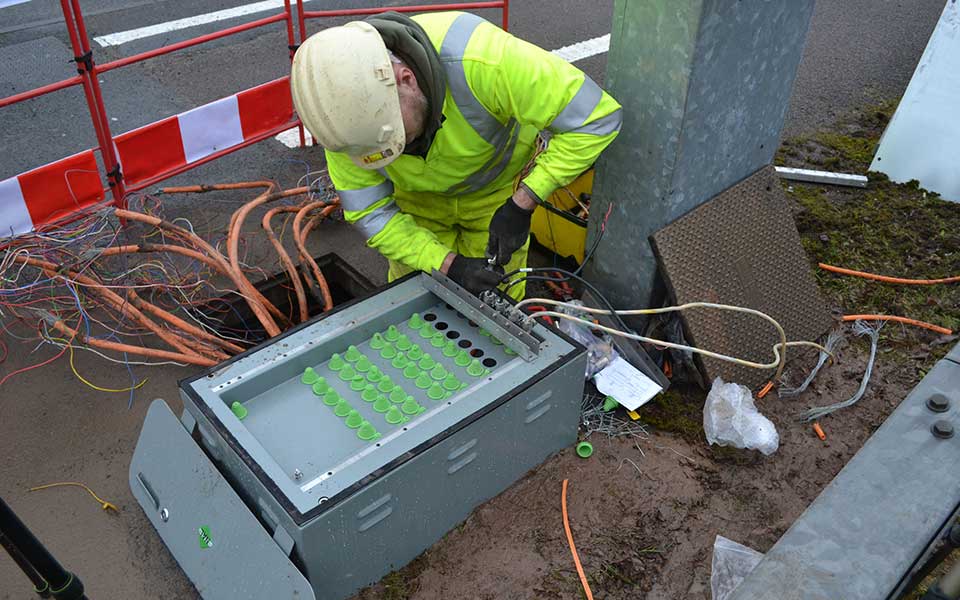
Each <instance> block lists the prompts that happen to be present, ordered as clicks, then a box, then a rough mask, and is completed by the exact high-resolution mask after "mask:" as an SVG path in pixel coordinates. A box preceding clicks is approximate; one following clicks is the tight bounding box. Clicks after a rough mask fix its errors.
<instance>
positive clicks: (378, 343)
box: [370, 331, 385, 350]
mask: <svg viewBox="0 0 960 600" xmlns="http://www.w3.org/2000/svg"><path fill="white" fill-rule="evenodd" d="M384 345H385V342H384V341H383V336H382V335H380V332H379V331H378V332H377V333H375V334H373V337H372V338H370V347H371V348H373V349H374V350H379V349H380V348H383V347H384Z"/></svg>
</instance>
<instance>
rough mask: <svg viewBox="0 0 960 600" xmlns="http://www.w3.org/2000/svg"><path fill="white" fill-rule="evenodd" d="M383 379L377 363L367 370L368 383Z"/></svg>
mask: <svg viewBox="0 0 960 600" xmlns="http://www.w3.org/2000/svg"><path fill="white" fill-rule="evenodd" d="M381 379H383V372H382V371H381V370H380V368H379V367H377V365H373V366H372V367H370V370H369V371H367V381H369V382H370V383H376V382H378V381H380V380H381Z"/></svg>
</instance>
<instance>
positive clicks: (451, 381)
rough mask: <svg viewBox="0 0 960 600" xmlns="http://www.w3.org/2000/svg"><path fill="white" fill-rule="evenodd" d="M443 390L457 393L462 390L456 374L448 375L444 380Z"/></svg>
mask: <svg viewBox="0 0 960 600" xmlns="http://www.w3.org/2000/svg"><path fill="white" fill-rule="evenodd" d="M443 389H445V390H449V391H456V390H459V389H460V380H459V379H457V376H456V375H454V374H452V373H451V374H450V375H447V378H446V379H444V380H443Z"/></svg>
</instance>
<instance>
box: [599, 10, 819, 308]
mask: <svg viewBox="0 0 960 600" xmlns="http://www.w3.org/2000/svg"><path fill="white" fill-rule="evenodd" d="M812 13H813V0H795V1H790V2H779V1H774V0H766V1H755V2H739V1H738V0H651V1H647V2H636V1H634V0H616V2H615V4H614V15H613V33H612V38H611V44H610V53H609V55H608V59H607V76H606V80H605V87H606V88H607V90H608V91H609V92H610V93H611V94H612V95H613V97H614V98H616V99H617V100H618V101H619V102H620V103H621V104H622V105H623V113H624V120H623V128H622V129H621V131H620V136H619V137H618V139H617V140H616V141H614V143H613V144H611V146H610V148H608V149H607V150H606V152H604V154H603V155H602V156H601V158H600V160H599V161H598V165H597V175H596V181H595V184H594V194H593V206H592V210H591V211H590V221H591V227H590V228H589V230H590V232H591V235H590V239H589V240H588V242H587V247H590V246H591V245H592V244H593V242H594V239H595V238H596V236H597V234H598V232H599V229H600V228H599V221H600V220H602V219H603V217H604V215H605V214H606V212H607V208H608V206H609V205H611V204H612V205H613V214H612V215H611V218H610V219H609V221H608V223H607V227H606V233H605V234H604V238H603V242H602V243H601V244H600V246H599V247H598V249H597V251H596V253H595V254H594V258H593V260H591V261H590V263H589V264H587V265H586V267H585V268H586V273H587V276H588V277H589V278H590V280H591V281H592V282H593V283H594V284H595V285H596V286H597V287H598V288H600V290H601V291H602V292H603V293H604V294H605V295H607V296H608V297H609V298H610V300H611V302H613V304H615V305H617V306H618V307H623V308H627V307H643V306H648V305H649V304H650V303H651V301H652V300H653V296H654V288H655V281H656V270H657V263H656V260H655V258H654V255H653V251H652V250H651V247H650V244H649V242H648V237H649V236H650V234H652V233H654V232H655V231H657V230H659V229H661V228H662V227H664V226H665V225H667V224H669V223H671V222H673V221H674V220H675V219H677V218H678V217H680V216H682V215H683V214H685V213H687V212H689V211H690V210H692V209H693V208H696V207H697V206H699V205H700V204H702V203H703V202H705V201H707V200H709V199H710V198H712V197H714V196H716V195H717V194H719V193H720V192H722V191H724V190H726V189H727V188H729V187H731V186H732V185H734V184H736V183H737V182H739V181H741V180H742V179H744V178H746V177H747V176H748V175H751V174H752V173H754V172H755V171H757V170H758V169H760V168H761V167H763V166H764V165H767V164H769V163H770V161H771V160H772V159H773V155H774V152H775V151H776V149H777V146H778V144H779V138H780V130H781V128H782V126H783V121H784V118H785V115H786V110H787V104H788V101H789V99H790V93H791V88H792V86H793V80H794V77H795V76H796V72H797V66H798V65H799V63H800V57H801V54H802V51H803V45H804V41H805V39H806V34H807V29H808V27H809V24H810V16H811V14H812Z"/></svg>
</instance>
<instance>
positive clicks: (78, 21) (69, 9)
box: [0, 0, 510, 208]
mask: <svg viewBox="0 0 960 600" xmlns="http://www.w3.org/2000/svg"><path fill="white" fill-rule="evenodd" d="M60 7H61V9H62V11H63V17H64V23H65V24H66V27H67V33H68V35H69V37H70V43H71V46H72V48H73V52H74V58H73V60H74V61H75V62H76V63H77V73H78V74H77V75H76V76H74V77H69V78H67V79H64V80H61V81H57V82H55V83H50V84H47V85H43V86H40V87H37V88H34V89H32V90H28V91H25V92H21V93H19V94H14V95H12V96H7V97H5V98H0V108H3V107H6V106H10V105H13V104H17V103H20V102H24V101H27V100H31V99H34V98H39V97H40V96H44V95H46V94H50V93H52V92H56V91H59V90H63V89H66V88H69V87H73V86H78V85H79V86H81V87H82V88H83V93H84V97H85V99H86V103H87V108H88V111H89V113H90V120H91V123H92V125H93V129H94V132H95V134H96V137H97V147H96V148H94V150H95V151H98V152H100V157H101V160H102V162H103V166H104V168H105V169H106V173H105V175H106V179H107V184H108V186H109V190H110V192H111V195H112V197H113V203H112V204H113V205H114V206H117V207H120V208H125V207H126V197H127V195H128V194H129V193H130V192H135V191H138V190H142V189H144V188H146V187H148V186H150V185H154V184H156V183H158V182H160V181H163V180H164V179H167V178H169V177H173V176H175V175H178V174H180V173H183V172H185V171H188V170H190V169H193V168H195V167H198V166H200V165H202V164H206V163H208V162H210V161H213V160H215V159H217V158H220V157H222V156H225V155H227V154H230V153H232V152H236V151H237V150H240V149H241V148H245V147H247V146H250V145H252V144H255V143H257V142H260V141H263V140H265V139H267V138H269V137H273V136H275V135H277V134H278V133H280V132H282V131H286V130H288V129H290V128H291V127H299V129H300V145H301V146H303V145H304V143H305V139H304V132H303V126H302V125H301V124H300V121H299V120H294V121H291V122H290V123H287V124H284V125H281V126H278V127H276V128H274V129H271V130H269V131H266V132H263V133H261V134H258V135H257V136H255V137H252V138H250V139H248V140H244V141H243V142H241V143H239V144H237V145H234V146H231V147H229V148H225V149H223V150H221V151H218V152H216V153H213V154H211V155H209V156H206V157H204V158H202V159H200V160H197V161H195V162H193V163H189V164H186V165H183V166H181V167H177V168H174V169H172V170H170V171H167V172H164V173H161V174H158V175H157V176H155V177H152V178H150V179H148V180H145V181H140V182H137V183H136V184H133V185H129V186H128V185H126V184H125V183H124V181H123V174H122V172H121V170H120V161H119V160H118V158H117V151H116V149H115V148H114V144H113V140H114V135H113V133H112V132H111V131H110V120H109V118H108V115H107V109H106V105H105V103H104V100H103V94H102V92H101V89H100V83H99V79H98V76H99V75H100V74H101V73H106V72H108V71H112V70H114V69H119V68H121V67H125V66H128V65H132V64H134V63H139V62H143V61H145V60H149V59H151V58H155V57H157V56H162V55H164V54H169V53H171V52H176V51H177V50H182V49H184V48H189V47H191V46H196V45H199V44H203V43H206V42H210V41H213V40H217V39H221V38H224V37H227V36H231V35H233V34H236V33H240V32H243V31H250V30H252V29H256V28H258V27H263V26H266V25H270V24H273V23H278V22H280V21H284V22H285V25H286V30H287V41H288V45H287V49H288V52H289V56H290V60H293V55H294V53H295V52H296V50H297V48H298V46H299V43H302V42H303V40H304V39H306V20H307V19H315V18H331V17H348V16H363V15H374V14H380V13H384V12H388V11H396V12H404V13H407V12H433V11H445V10H480V9H497V8H499V9H502V14H503V17H502V18H503V25H502V27H503V29H504V30H506V29H507V28H508V25H509V21H508V19H509V11H510V0H494V1H485V2H460V3H451V4H427V5H417V6H391V7H378V8H353V9H340V10H317V11H308V10H304V8H303V4H302V0H300V1H297V15H296V18H297V24H298V33H299V38H300V39H299V43H298V42H297V40H296V38H295V36H294V15H293V10H292V7H291V0H284V3H283V10H282V11H281V12H279V13H276V14H273V15H270V16H268V17H262V18H260V19H256V20H253V21H250V22H248V23H243V24H241V25H236V26H233V27H227V28H225V29H220V30H218V31H214V32H212V33H208V34H205V35H200V36H197V37H194V38H190V39H187V40H183V41H181V42H177V43H174V44H170V45H168V46H163V47H160V48H155V49H153V50H147V51H145V52H141V53H139V54H134V55H132V56H128V57H125V58H120V59H117V60H114V61H111V62H107V63H104V64H102V65H98V64H97V63H96V62H95V61H94V58H93V50H92V49H91V46H90V38H89V36H88V35H87V28H86V24H85V22H84V19H83V13H82V11H81V10H80V0H60Z"/></svg>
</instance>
